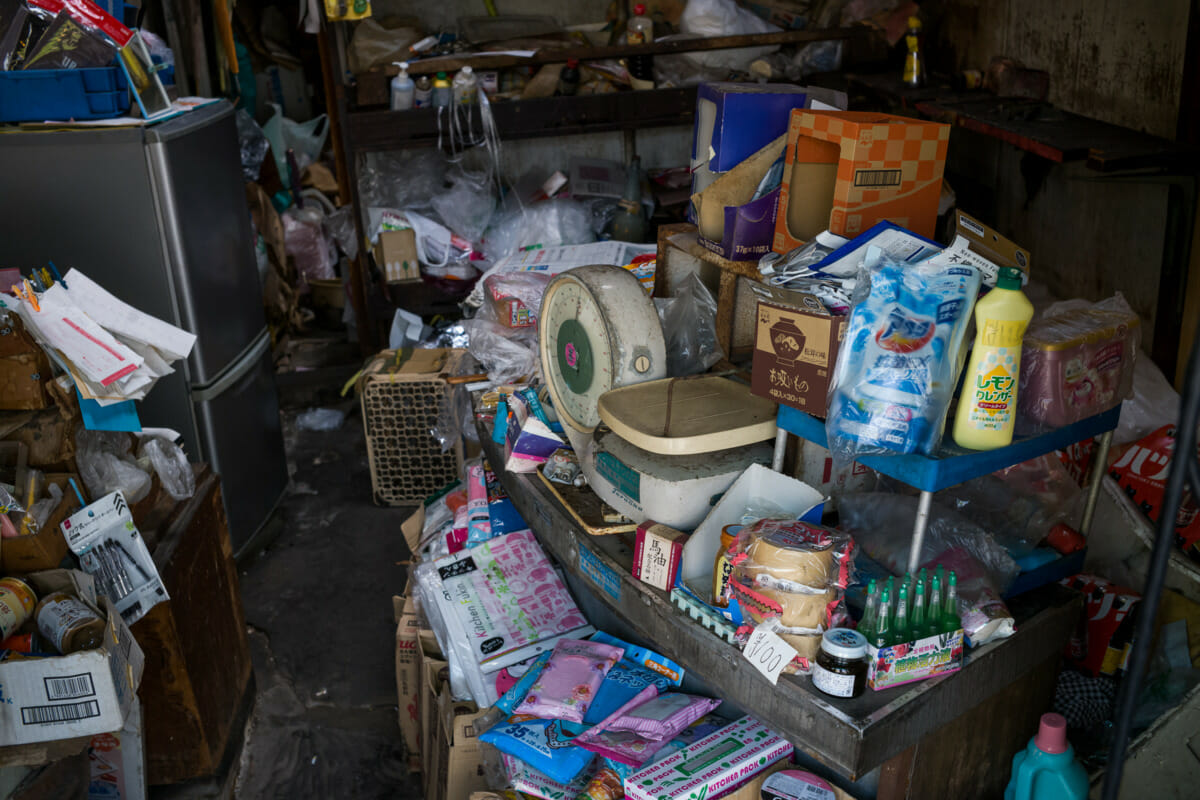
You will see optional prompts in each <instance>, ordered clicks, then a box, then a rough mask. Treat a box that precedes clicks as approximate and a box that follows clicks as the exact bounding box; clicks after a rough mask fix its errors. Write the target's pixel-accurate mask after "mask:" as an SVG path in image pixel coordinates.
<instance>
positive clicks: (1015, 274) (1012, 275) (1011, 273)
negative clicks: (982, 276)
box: [996, 267, 1021, 289]
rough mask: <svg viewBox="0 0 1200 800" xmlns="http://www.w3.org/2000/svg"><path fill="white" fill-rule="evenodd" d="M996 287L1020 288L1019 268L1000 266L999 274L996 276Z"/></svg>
mask: <svg viewBox="0 0 1200 800" xmlns="http://www.w3.org/2000/svg"><path fill="white" fill-rule="evenodd" d="M996 288H997V289H1020V288H1021V270H1019V269H1017V268H1016V267H1001V268H1000V274H999V276H997V278H996Z"/></svg>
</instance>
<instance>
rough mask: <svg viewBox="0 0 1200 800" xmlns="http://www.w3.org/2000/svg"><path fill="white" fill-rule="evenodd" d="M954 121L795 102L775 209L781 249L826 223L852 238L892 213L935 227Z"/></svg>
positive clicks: (905, 224) (922, 231)
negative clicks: (818, 107)
mask: <svg viewBox="0 0 1200 800" xmlns="http://www.w3.org/2000/svg"><path fill="white" fill-rule="evenodd" d="M949 142H950V126H949V125H943V124H941V123H937V122H923V121H921V120H915V119H909V118H907V117H897V116H893V115H891V114H881V113H875V112H862V111H817V110H812V109H807V110H806V109H796V110H794V111H793V112H792V117H791V124H790V125H789V127H788V144H787V150H785V151H784V152H785V164H784V168H783V185H782V187H781V189H780V195H779V211H778V213H777V214H776V216H775V243H774V247H773V249H774V250H775V252H777V253H786V252H787V251H789V250H791V249H793V248H795V247H799V246H800V245H801V244H803V243H804V242H806V241H808V240H809V239H811V238H812V237H813V236H815V235H816V234H818V233H820V232H821V231H823V230H825V229H826V228H828V229H829V230H830V231H832V232H833V233H836V234H838V235H839V236H846V237H849V238H853V237H855V236H857V235H858V234H860V233H862V232H863V231H865V230H867V229H868V228H870V227H871V226H872V225H874V224H875V223H877V222H880V221H882V220H889V221H891V222H894V223H895V224H897V225H899V226H900V227H902V228H907V229H908V230H910V231H912V232H913V233H916V234H919V235H921V236H924V237H926V238H931V237H932V236H933V234H934V226H935V225H936V223H937V207H938V200H939V198H940V197H941V192H942V172H943V170H944V169H945V165H946V149H947V147H948V145H949Z"/></svg>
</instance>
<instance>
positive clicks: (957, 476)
mask: <svg viewBox="0 0 1200 800" xmlns="http://www.w3.org/2000/svg"><path fill="white" fill-rule="evenodd" d="M1120 418H1121V406H1120V405H1118V406H1117V407H1116V408H1113V409H1111V410H1109V411H1105V412H1104V413H1102V414H1097V415H1095V416H1093V417H1088V418H1087V419H1083V420H1080V421H1079V422H1076V423H1074V424H1072V425H1067V426H1065V427H1062V428H1057V429H1055V430H1052V431H1050V432H1049V433H1043V434H1041V435H1039V436H1029V437H1025V438H1021V439H1014V440H1013V443H1012V444H1010V445H1008V446H1007V447H1001V448H998V449H996V450H966V449H964V448H962V447H959V446H958V445H956V444H954V442H953V440H952V439H951V438H950V437H949V435H947V436H946V437H944V438H943V440H942V445H941V447H940V448H939V450H938V454H937V457H936V458H929V457H928V456H921V455H894V456H882V455H879V456H863V457H862V458H860V459H858V461H859V463H860V464H862V465H863V466H867V467H870V468H871V469H873V470H875V471H876V472H879V473H882V474H884V475H887V476H888V477H889V478H895V479H896V480H898V481H901V482H903V483H906V484H908V485H909V486H912V487H913V488H916V489H920V490H921V499H920V502H919V503H918V505H917V518H916V520H914V522H913V536H912V545H911V548H910V550H909V553H908V571H909V572H916V571H917V570H918V569H920V566H921V546H922V545H923V544H924V542H925V530H926V528H927V527H928V525H929V507H930V504H931V503H932V502H933V493H934V492H936V491H940V490H942V489H946V488H948V487H950V486H957V485H958V484H960V483H964V482H966V481H969V480H971V479H972V478H981V477H983V476H984V475H990V474H991V473H993V472H996V471H997V470H1002V469H1006V468H1008V467H1012V466H1015V465H1017V464H1020V463H1022V462H1025V461H1029V460H1030V459H1033V458H1037V457H1038V456H1043V455H1046V454H1047V453H1053V452H1054V451H1055V450H1061V449H1063V448H1064V447H1067V446H1068V445H1072V444H1075V443H1076V442H1080V441H1083V440H1084V439H1090V438H1091V437H1093V436H1099V437H1100V443H1099V447H1098V448H1097V450H1096V456H1095V459H1094V461H1093V464H1092V474H1091V476H1090V477H1089V479H1088V493H1087V502H1086V504H1085V505H1084V511H1083V520H1082V522H1081V524H1080V528H1081V530H1080V533H1082V534H1084V535H1085V536H1086V535H1087V533H1088V530H1089V529H1090V528H1091V526H1092V514H1093V513H1095V510H1096V498H1097V497H1098V496H1099V492H1100V479H1101V478H1103V477H1104V469H1105V464H1106V463H1107V461H1108V448H1109V446H1110V445H1111V444H1112V432H1113V430H1114V429H1115V428H1116V427H1117V421H1118V420H1119V419H1120ZM776 425H777V426H778V432H777V433H776V435H775V462H774V468H775V470H776V471H777V472H778V471H779V469H780V468H781V467H782V465H783V453H784V447H785V445H786V440H787V434H789V433H791V434H794V435H796V436H799V437H800V438H801V439H804V440H806V441H810V442H816V443H817V444H819V445H821V446H822V447H828V440H827V439H826V436H825V420H823V419H818V418H817V417H814V416H812V415H811V414H806V413H805V412H803V411H798V410H796V409H794V408H790V407H788V406H780V407H779V416H778V418H777V419H776Z"/></svg>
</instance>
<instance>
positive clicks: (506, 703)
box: [496, 650, 554, 716]
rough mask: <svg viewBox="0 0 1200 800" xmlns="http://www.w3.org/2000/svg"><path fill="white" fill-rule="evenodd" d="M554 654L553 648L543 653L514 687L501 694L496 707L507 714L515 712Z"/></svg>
mask: <svg viewBox="0 0 1200 800" xmlns="http://www.w3.org/2000/svg"><path fill="white" fill-rule="evenodd" d="M552 655H554V651H553V650H547V651H546V652H544V653H542V654H541V655H540V656H538V657H537V659H536V660H535V661H534V662H533V663H532V664H530V665H529V669H527V670H526V671H525V674H524V675H522V676H521V679H520V680H518V681H517V682H516V683H515V684H513V685H512V687H510V688H509V690H508V691H506V692H505V693H504V694H502V695H500V699H499V700H497V701H496V708H498V709H500V710H501V711H503V712H504V714H505V715H506V716H507V715H508V714H511V713H512V712H513V709H514V708H516V707H517V706H519V705H521V701H522V700H524V699H525V695H527V694H529V687H531V686H533V684H534V682H535V681H537V679H538V676H539V675H541V674H542V670H543V669H545V667H546V662H548V661H549V660H550V656H552Z"/></svg>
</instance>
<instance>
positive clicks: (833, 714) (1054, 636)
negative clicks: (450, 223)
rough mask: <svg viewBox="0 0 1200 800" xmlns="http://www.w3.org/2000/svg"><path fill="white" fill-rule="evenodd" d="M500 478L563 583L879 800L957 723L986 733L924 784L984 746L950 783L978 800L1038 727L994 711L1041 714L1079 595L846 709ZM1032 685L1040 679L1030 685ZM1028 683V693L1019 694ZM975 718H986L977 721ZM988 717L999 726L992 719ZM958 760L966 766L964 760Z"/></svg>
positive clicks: (626, 539) (1041, 603)
mask: <svg viewBox="0 0 1200 800" xmlns="http://www.w3.org/2000/svg"><path fill="white" fill-rule="evenodd" d="M489 422H490V421H489ZM490 427H491V426H490V424H483V423H481V424H479V425H478V428H479V431H480V439H481V441H482V442H483V448H484V454H485V456H486V457H487V458H488V460H489V462H490V463H491V464H493V465H495V466H497V467H500V465H502V464H503V463H504V458H503V453H502V452H501V451H500V450H499V448H497V446H496V445H495V444H494V443H493V442H492V441H491V437H490V435H489V434H490ZM497 474H498V475H499V477H500V480H501V482H502V483H503V485H504V487H505V489H506V490H507V491H508V493H509V495H510V497H511V499H512V502H513V503H514V505H515V506H516V508H517V510H518V511H519V512H520V513H521V514H522V516H523V517H524V518H525V520H526V521H527V522H528V523H529V525H530V527H531V528H532V529H533V531H534V533H535V534H536V535H537V537H538V540H539V541H540V542H541V543H542V545H543V546H544V547H545V548H546V550H547V552H549V553H550V554H551V555H552V556H553V557H554V558H555V559H556V560H557V561H558V562H559V563H560V564H561V565H562V567H563V569H564V570H566V572H567V573H568V574H569V576H570V577H571V578H573V579H576V580H577V583H582V584H583V585H585V586H586V587H587V588H588V589H590V590H591V593H592V594H593V595H594V597H595V598H596V599H598V600H599V601H600V603H601V604H602V606H603V607H604V608H605V609H606V610H608V611H611V613H613V614H614V615H616V616H617V617H619V618H620V619H621V620H622V621H623V622H624V623H625V624H627V625H628V626H629V627H630V628H632V629H633V630H634V631H635V632H636V633H637V634H638V636H639V637H640V638H642V639H643V640H644V641H645V643H647V644H648V645H650V646H652V647H654V648H655V649H657V650H660V651H661V652H663V653H664V654H665V655H667V656H668V657H669V658H672V659H674V660H675V661H677V662H679V663H680V664H681V665H683V666H684V667H685V668H686V669H687V670H688V671H689V673H690V674H692V675H693V676H695V677H697V678H699V679H700V680H701V681H702V682H703V683H705V684H706V685H707V686H709V687H711V688H712V690H713V691H714V692H715V693H716V694H719V695H720V696H723V697H725V698H726V699H728V700H729V701H730V702H732V703H734V704H736V705H738V706H740V707H742V708H744V709H745V710H746V711H748V712H749V713H752V714H754V715H755V716H757V717H759V718H760V719H762V721H763V722H765V723H766V724H768V725H770V726H771V727H772V728H774V729H775V730H777V731H780V732H781V733H782V734H783V735H785V736H787V737H788V739H789V740H791V741H792V743H793V744H794V745H795V746H796V747H797V748H798V749H799V750H800V751H802V752H804V753H806V754H808V755H809V756H811V757H812V758H814V759H815V760H817V761H818V762H821V763H822V764H824V765H826V766H827V767H829V768H830V769H832V770H833V771H835V772H837V773H839V774H841V775H843V776H845V777H846V778H847V779H849V780H858V779H859V778H861V777H862V776H864V775H866V774H867V773H869V772H871V771H872V770H874V769H875V768H877V767H883V768H884V769H883V770H882V772H881V778H880V789H879V795H878V796H879V797H880V798H881V799H882V798H889V797H903V796H906V795H907V794H908V792H909V790H910V789H912V790H913V791H916V790H917V789H918V788H919V787H920V786H921V785H922V784H921V780H920V776H921V774H922V770H921V769H920V768H919V767H920V764H921V763H924V762H922V759H921V758H918V757H917V752H918V750H917V746H918V744H919V743H920V742H921V741H922V740H924V739H925V738H926V737H932V736H941V735H942V734H941V733H939V730H947V729H948V728H947V726H953V725H959V724H963V723H964V721H967V722H969V726H970V727H971V728H972V729H975V728H978V729H979V730H980V731H983V730H984V729H985V728H986V729H987V731H988V732H987V733H986V734H984V733H980V734H979V736H976V737H975V738H974V739H973V740H972V737H963V736H960V735H957V734H950V735H948V739H947V741H946V742H945V748H943V747H942V746H940V745H939V747H938V748H929V749H928V755H927V756H925V759H926V761H927V762H928V763H929V766H928V767H927V770H926V771H928V772H929V773H930V774H931V777H930V779H929V780H930V781H935V780H941V781H942V783H943V785H945V780H946V776H945V775H942V776H941V777H940V778H937V777H936V776H934V773H940V772H942V771H944V770H945V769H946V767H945V766H944V765H940V764H935V762H938V759H939V758H940V757H941V755H940V754H941V753H942V752H943V750H944V751H945V752H949V753H954V752H957V751H956V748H957V747H959V746H960V745H963V746H966V745H970V746H972V747H974V748H976V749H978V748H979V747H980V746H985V747H986V748H988V749H989V751H990V752H994V753H995V754H996V755H997V757H996V758H989V759H982V760H978V761H977V762H976V761H974V760H973V761H972V766H970V767H965V766H961V767H956V768H955V769H956V772H955V776H954V778H953V780H955V781H958V783H956V784H954V785H955V786H958V787H959V788H961V789H962V791H964V792H967V793H966V794H961V795H955V794H954V792H952V793H951V794H950V795H947V796H979V795H978V794H975V793H974V792H975V789H974V788H971V787H976V786H978V787H982V786H985V785H993V784H994V783H995V782H996V780H998V779H1003V778H1006V776H1007V770H1008V769H1010V764H1009V759H1011V755H1012V753H1013V752H1015V751H1016V750H1017V749H1018V748H1019V747H1020V746H1021V745H1022V744H1023V742H1024V741H1025V740H1026V739H1027V738H1028V736H1029V733H1028V730H1027V728H1028V726H1029V725H1033V726H1034V727H1036V722H1035V719H1036V717H1033V718H1031V719H1029V720H1027V721H1026V720H1024V719H1023V717H1022V716H1021V713H1020V712H1018V713H1015V714H1003V715H998V714H997V707H999V708H1007V707H1009V706H1011V705H1013V704H1014V703H1015V704H1018V705H1022V706H1023V705H1026V704H1027V705H1029V706H1030V707H1032V708H1034V709H1035V711H1036V712H1039V713H1040V711H1041V710H1042V709H1044V708H1045V706H1046V704H1048V703H1049V696H1048V695H1047V692H1052V690H1053V674H1054V671H1055V669H1056V665H1057V656H1058V654H1059V653H1060V652H1061V650H1062V647H1063V645H1064V643H1065V642H1066V640H1067V637H1068V635H1069V633H1070V631H1071V630H1072V628H1073V626H1074V625H1075V620H1076V617H1077V614H1078V608H1079V607H1078V600H1077V598H1076V596H1075V595H1073V594H1072V593H1069V592H1068V591H1067V590H1065V589H1062V588H1061V587H1058V586H1049V587H1046V588H1045V589H1043V590H1039V591H1038V592H1033V593H1030V595H1027V596H1026V597H1025V598H1023V599H1019V600H1018V601H1016V602H1015V603H1014V604H1013V605H1012V607H1011V610H1012V611H1013V614H1014V616H1015V617H1016V619H1017V628H1018V632H1017V634H1016V635H1015V636H1013V637H1011V638H1009V639H1006V640H1004V641H1001V642H996V643H994V644H990V645H984V646H982V647H979V648H977V649H974V650H972V651H970V652H969V653H968V654H967V656H966V664H965V666H964V668H963V669H962V670H960V671H959V672H956V673H953V674H951V675H947V676H944V677H942V678H936V679H932V680H927V681H921V682H918V683H914V684H910V685H907V686H900V687H895V688H893V689H889V690H885V691H882V692H874V691H870V690H868V691H867V692H866V693H865V694H864V695H863V696H861V697H859V698H856V699H853V700H836V699H834V698H829V697H827V696H826V695H823V694H821V693H820V692H818V691H817V690H816V689H814V688H813V687H812V684H811V682H810V680H809V679H808V678H806V677H797V676H787V675H784V676H781V678H780V680H779V683H778V685H774V686H773V685H771V684H770V683H769V682H768V681H767V679H766V678H765V677H763V676H762V675H761V674H760V673H758V672H757V671H756V670H755V669H754V667H753V666H752V665H751V664H750V662H749V661H747V660H745V659H744V658H743V657H742V654H741V652H740V651H739V650H737V649H736V648H735V647H733V646H731V645H729V644H728V643H726V642H725V641H723V640H722V639H720V638H718V637H717V636H715V635H714V634H713V633H711V632H710V631H708V630H707V629H705V628H703V627H702V626H701V625H700V624H699V623H697V622H695V621H693V620H692V619H691V618H690V617H689V616H688V615H687V614H685V613H684V612H683V611H681V610H680V609H678V608H676V607H675V606H673V605H672V604H671V599H670V595H669V594H668V593H666V592H662V591H659V590H657V589H654V588H652V587H650V586H648V585H646V584H644V583H642V582H641V581H639V580H637V579H635V578H634V577H633V575H632V569H631V568H632V563H633V541H632V538H633V537H632V535H631V534H618V535H611V536H589V535H587V534H586V533H584V532H583V531H582V529H581V528H580V526H579V524H578V523H577V522H576V521H575V520H574V519H573V518H572V516H571V514H570V512H569V511H568V510H567V509H565V508H564V507H563V506H562V505H561V504H560V503H559V501H558V500H557V498H555V497H554V495H553V494H552V493H551V491H550V490H549V489H548V488H547V487H546V486H545V485H544V484H543V483H542V481H541V480H540V479H539V478H538V476H536V475H532V474H514V473H509V472H506V471H504V470H502V469H498V470H497ZM1047 670H1048V672H1047ZM1035 675H1037V676H1040V677H1038V678H1037V680H1036V681H1032V683H1031V680H1032V676H1035ZM1047 676H1048V677H1047ZM1034 683H1036V686H1035V687H1034V688H1031V689H1026V688H1025V687H1026V684H1029V685H1031V686H1032V685H1033V684H1034ZM972 714H977V715H982V716H981V717H980V718H979V719H978V721H975V720H974V718H973V717H972V716H971V715H972ZM995 716H1004V717H1005V719H1004V720H1000V721H997V720H995V719H991V717H995ZM1010 717H1011V718H1010ZM997 737H998V738H997ZM960 739H961V740H962V741H961V742H960V741H958V740H960ZM981 743H982V744H981ZM921 752H922V753H924V752H926V751H921ZM1001 753H1003V757H1002V758H1000V757H999V754H1001ZM960 756H961V757H964V758H968V759H973V757H971V756H967V755H966V754H965V753H960ZM1001 762H1004V763H1001ZM913 796H919V795H913Z"/></svg>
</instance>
